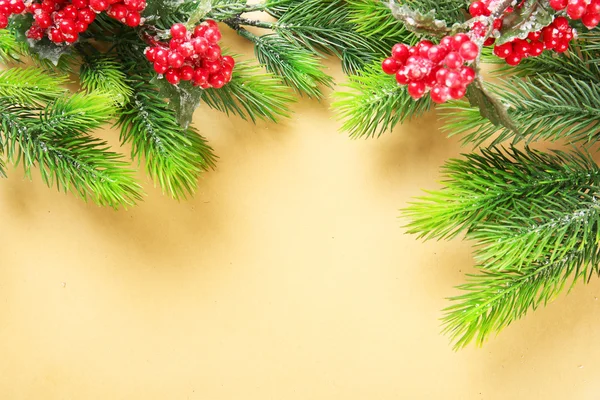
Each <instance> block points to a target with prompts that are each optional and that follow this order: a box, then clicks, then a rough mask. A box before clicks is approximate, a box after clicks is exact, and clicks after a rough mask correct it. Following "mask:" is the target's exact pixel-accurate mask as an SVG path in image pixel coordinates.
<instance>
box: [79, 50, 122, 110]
mask: <svg viewBox="0 0 600 400" xmlns="http://www.w3.org/2000/svg"><path fill="white" fill-rule="evenodd" d="M79 80H80V82H81V87H82V88H83V89H84V90H87V91H88V92H99V93H100V92H101V93H107V94H108V95H109V96H110V98H111V99H112V101H114V102H115V103H116V104H118V105H120V106H122V105H123V104H125V102H126V101H127V100H129V98H130V97H131V95H132V94H133V91H132V89H131V87H130V86H129V85H128V84H127V76H126V75H125V73H124V72H123V71H122V65H121V64H120V63H119V62H118V60H117V59H116V58H115V57H114V56H112V55H106V54H103V55H97V56H88V57H86V58H85V59H84V61H83V62H82V64H81V69H80V72H79Z"/></svg>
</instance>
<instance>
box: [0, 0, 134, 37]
mask: <svg viewBox="0 0 600 400" xmlns="http://www.w3.org/2000/svg"><path fill="white" fill-rule="evenodd" d="M0 1H5V0H0ZM9 1H11V2H12V1H18V0H9ZM145 7H146V0H71V1H68V0H42V1H41V2H34V3H31V4H29V5H28V6H27V8H25V9H24V10H23V11H25V12H28V13H31V14H32V15H33V23H32V25H31V27H30V28H29V30H28V31H27V37H28V38H30V39H34V40H41V39H42V38H44V36H47V37H48V38H49V39H50V40H51V41H53V42H54V43H63V42H66V43H74V42H76V41H77V39H78V38H79V34H81V33H83V32H85V31H86V30H87V29H88V26H89V24H91V23H92V22H94V20H95V19H96V14H97V13H101V12H104V11H107V14H108V15H109V16H111V17H112V18H115V19H117V20H119V21H121V22H123V23H124V24H127V25H128V26H131V27H135V26H138V25H140V23H141V21H142V18H141V15H140V12H141V11H143V10H144V8H145ZM0 22H2V21H1V19H0Z"/></svg>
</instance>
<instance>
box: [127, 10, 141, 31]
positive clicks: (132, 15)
mask: <svg viewBox="0 0 600 400" xmlns="http://www.w3.org/2000/svg"><path fill="white" fill-rule="evenodd" d="M140 22H142V16H141V15H140V13H139V12H137V11H129V14H127V18H125V24H126V25H127V26H131V27H132V28H133V27H136V26H139V25H140Z"/></svg>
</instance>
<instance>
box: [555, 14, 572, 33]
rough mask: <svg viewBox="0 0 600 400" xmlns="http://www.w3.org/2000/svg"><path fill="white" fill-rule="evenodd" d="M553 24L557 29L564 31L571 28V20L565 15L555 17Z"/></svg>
mask: <svg viewBox="0 0 600 400" xmlns="http://www.w3.org/2000/svg"><path fill="white" fill-rule="evenodd" d="M552 25H554V27H555V28H556V29H558V30H559V31H563V32H564V31H566V30H568V29H569V28H570V26H569V20H568V19H566V18H565V17H556V18H555V19H554V22H553V23H552Z"/></svg>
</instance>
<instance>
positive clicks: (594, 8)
mask: <svg viewBox="0 0 600 400" xmlns="http://www.w3.org/2000/svg"><path fill="white" fill-rule="evenodd" d="M585 13H586V14H600V1H599V0H592V2H591V3H590V4H588V6H587V8H586V9H585Z"/></svg>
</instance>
